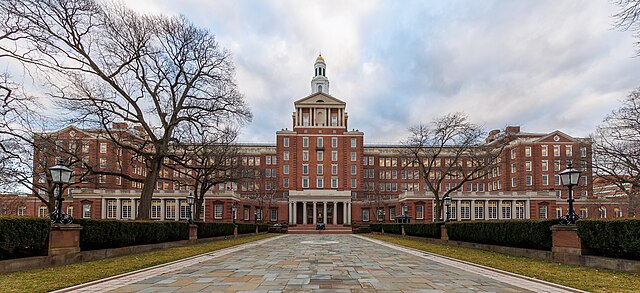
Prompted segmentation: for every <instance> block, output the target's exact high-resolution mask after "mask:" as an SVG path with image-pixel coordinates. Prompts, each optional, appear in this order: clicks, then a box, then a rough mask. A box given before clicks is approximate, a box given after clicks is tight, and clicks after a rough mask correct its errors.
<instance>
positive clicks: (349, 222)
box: [347, 202, 351, 225]
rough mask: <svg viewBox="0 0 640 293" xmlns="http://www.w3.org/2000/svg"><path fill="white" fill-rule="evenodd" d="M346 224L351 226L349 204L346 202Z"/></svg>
mask: <svg viewBox="0 0 640 293" xmlns="http://www.w3.org/2000/svg"><path fill="white" fill-rule="evenodd" d="M347 224H349V225H351V203H350V202H347Z"/></svg>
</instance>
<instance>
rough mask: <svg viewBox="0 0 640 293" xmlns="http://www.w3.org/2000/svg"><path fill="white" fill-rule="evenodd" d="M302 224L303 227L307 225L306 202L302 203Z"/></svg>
mask: <svg viewBox="0 0 640 293" xmlns="http://www.w3.org/2000/svg"><path fill="white" fill-rule="evenodd" d="M302 224H303V225H306V224H307V202H306V201H303V202H302Z"/></svg>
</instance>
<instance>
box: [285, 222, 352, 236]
mask: <svg viewBox="0 0 640 293" xmlns="http://www.w3.org/2000/svg"><path fill="white" fill-rule="evenodd" d="M287 233H288V234H352V230H351V226H343V225H327V227H326V229H325V230H316V226H315V225H308V224H307V225H295V226H289V228H288V231H287Z"/></svg>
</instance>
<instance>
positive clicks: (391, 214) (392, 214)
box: [389, 207, 396, 221]
mask: <svg viewBox="0 0 640 293" xmlns="http://www.w3.org/2000/svg"><path fill="white" fill-rule="evenodd" d="M395 219H396V208H395V207H390V208H389V220H392V221H393V220H395Z"/></svg>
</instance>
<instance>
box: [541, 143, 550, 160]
mask: <svg viewBox="0 0 640 293" xmlns="http://www.w3.org/2000/svg"><path fill="white" fill-rule="evenodd" d="M548 155H549V147H548V146H546V145H543V146H542V156H543V157H546V156H548Z"/></svg>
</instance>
